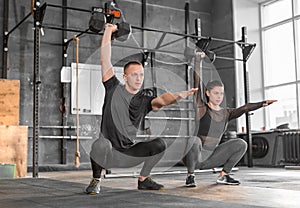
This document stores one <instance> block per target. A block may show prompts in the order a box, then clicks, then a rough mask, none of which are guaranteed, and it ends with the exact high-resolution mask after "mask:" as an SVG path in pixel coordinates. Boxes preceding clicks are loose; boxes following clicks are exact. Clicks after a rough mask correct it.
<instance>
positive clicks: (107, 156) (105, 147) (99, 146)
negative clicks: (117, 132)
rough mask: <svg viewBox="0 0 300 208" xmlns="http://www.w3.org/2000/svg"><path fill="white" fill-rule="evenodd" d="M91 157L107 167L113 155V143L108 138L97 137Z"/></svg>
mask: <svg viewBox="0 0 300 208" xmlns="http://www.w3.org/2000/svg"><path fill="white" fill-rule="evenodd" d="M90 157H91V158H92V159H93V160H94V161H95V162H97V163H98V164H99V165H101V166H103V167H105V166H106V165H107V163H108V162H109V161H110V160H111V158H112V157H113V148H112V144H111V142H110V141H109V140H108V139H105V138H99V139H97V140H96V141H95V142H94V143H93V145H92V149H91V153H90Z"/></svg>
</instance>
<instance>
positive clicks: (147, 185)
mask: <svg viewBox="0 0 300 208" xmlns="http://www.w3.org/2000/svg"><path fill="white" fill-rule="evenodd" d="M138 189H139V190H162V189H164V186H163V185H161V184H159V183H156V182H155V181H153V180H152V178H150V177H147V178H146V179H145V180H144V181H140V180H138Z"/></svg>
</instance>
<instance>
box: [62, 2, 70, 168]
mask: <svg viewBox="0 0 300 208" xmlns="http://www.w3.org/2000/svg"><path fill="white" fill-rule="evenodd" d="M62 6H63V8H62V27H63V28H64V29H66V28H67V9H66V7H67V6H68V4H67V0H63V1H62ZM66 39H67V31H66V30H63V31H62V46H63V48H62V53H63V54H62V66H67V64H68V63H67V54H68V53H67V49H68V45H67V44H66V43H65V40H66ZM61 86H62V88H61V89H62V92H61V95H62V96H61V101H60V102H61V104H60V105H61V115H62V121H61V124H62V126H63V128H62V130H61V134H62V136H63V139H62V140H61V157H60V158H61V159H60V160H61V164H67V140H66V139H65V138H64V136H66V135H67V129H66V128H64V127H65V126H67V124H68V114H69V113H68V111H67V110H66V102H67V97H68V92H69V85H68V84H66V83H62V84H61Z"/></svg>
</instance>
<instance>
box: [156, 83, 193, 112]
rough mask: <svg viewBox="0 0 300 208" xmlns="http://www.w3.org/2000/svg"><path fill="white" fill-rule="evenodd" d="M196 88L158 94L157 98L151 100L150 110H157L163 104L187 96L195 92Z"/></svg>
mask: <svg viewBox="0 0 300 208" xmlns="http://www.w3.org/2000/svg"><path fill="white" fill-rule="evenodd" d="M197 90H198V88H192V89H190V90H187V91H181V92H175V93H169V92H166V93H164V94H162V95H160V96H159V97H157V98H154V99H153V100H152V101H151V105H152V110H159V109H160V108H162V107H164V106H168V105H171V104H174V103H176V102H178V101H179V100H182V99H185V98H187V97H188V96H189V95H192V94H194V93H195V92H197Z"/></svg>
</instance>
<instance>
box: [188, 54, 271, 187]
mask: <svg viewBox="0 0 300 208" xmlns="http://www.w3.org/2000/svg"><path fill="white" fill-rule="evenodd" d="M204 56H205V54H204V53H203V52H197V55H196V57H195V72H194V86H195V87H199V86H200V85H199V84H200V76H199V75H200V74H201V61H202V59H203V58H204ZM201 93H202V92H201V88H200V87H199V90H198V93H196V94H195V95H194V108H195V113H196V115H195V124H196V135H197V137H192V138H190V139H189V142H188V147H189V151H188V153H187V154H186V156H185V158H184V163H185V165H186V166H187V170H188V175H187V178H186V186H187V187H195V186H196V184H195V175H194V170H195V169H210V168H216V167H219V166H223V169H222V171H221V172H220V175H219V177H218V179H217V183H218V184H228V185H238V184H240V182H239V181H237V180H235V179H233V178H232V177H230V176H229V173H230V172H231V170H232V168H233V167H234V166H235V165H236V164H237V163H238V162H239V160H240V159H241V158H242V157H243V155H244V154H245V152H246V150H247V143H246V142H245V141H244V140H242V139H231V140H228V141H227V142H224V143H222V144H219V143H220V140H221V138H222V135H223V133H224V132H225V131H226V128H227V124H228V122H229V121H230V120H232V119H235V118H238V117H240V116H241V115H243V114H244V113H247V112H249V111H253V110H256V109H259V108H261V107H265V106H268V105H270V104H272V103H273V102H276V101H277V100H266V101H262V102H258V103H248V104H246V105H244V106H241V107H239V108H236V109H233V108H223V107H222V106H220V104H221V103H222V101H223V98H224V85H223V83H222V82H221V81H219V80H214V81H210V82H208V84H207V85H206V90H205V96H206V98H207V102H205V101H204V100H203V99H202V96H201Z"/></svg>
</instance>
